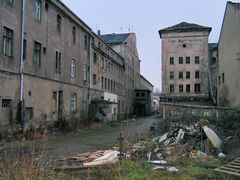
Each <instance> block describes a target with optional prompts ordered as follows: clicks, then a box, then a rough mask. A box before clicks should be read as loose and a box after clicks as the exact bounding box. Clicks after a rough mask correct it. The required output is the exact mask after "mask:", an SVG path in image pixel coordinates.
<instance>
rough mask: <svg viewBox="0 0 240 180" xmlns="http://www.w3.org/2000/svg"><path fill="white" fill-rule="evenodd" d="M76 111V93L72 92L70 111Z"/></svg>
mask: <svg viewBox="0 0 240 180" xmlns="http://www.w3.org/2000/svg"><path fill="white" fill-rule="evenodd" d="M76 111H77V94H75V93H73V94H72V95H71V112H76Z"/></svg>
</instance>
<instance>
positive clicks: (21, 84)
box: [19, 0, 25, 127]
mask: <svg viewBox="0 0 240 180" xmlns="http://www.w3.org/2000/svg"><path fill="white" fill-rule="evenodd" d="M24 15H25V0H22V1H21V39H20V69H19V74H20V102H19V103H20V111H21V115H20V116H21V126H22V127H23V126H24V116H23V115H24V114H23V106H24V103H23V100H24V98H23V91H24V90H23V86H24V84H23V83H24V76H23V69H24V62H23V42H24Z"/></svg>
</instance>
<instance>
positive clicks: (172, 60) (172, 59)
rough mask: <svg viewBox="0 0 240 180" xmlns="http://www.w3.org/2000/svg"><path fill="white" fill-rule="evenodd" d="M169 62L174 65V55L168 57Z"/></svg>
mask: <svg viewBox="0 0 240 180" xmlns="http://www.w3.org/2000/svg"><path fill="white" fill-rule="evenodd" d="M169 64H170V65H174V57H170V58H169Z"/></svg>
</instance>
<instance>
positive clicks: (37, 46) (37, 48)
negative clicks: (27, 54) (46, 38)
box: [33, 41, 42, 67]
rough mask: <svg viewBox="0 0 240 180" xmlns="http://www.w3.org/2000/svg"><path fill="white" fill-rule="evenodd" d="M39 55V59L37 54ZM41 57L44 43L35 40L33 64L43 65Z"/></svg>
mask: <svg viewBox="0 0 240 180" xmlns="http://www.w3.org/2000/svg"><path fill="white" fill-rule="evenodd" d="M36 53H37V54H36ZM36 55H38V59H36V58H37V56H36ZM41 57H42V44H41V43H39V42H38V41H34V48H33V65H34V66H38V67H41Z"/></svg>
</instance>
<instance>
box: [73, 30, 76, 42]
mask: <svg viewBox="0 0 240 180" xmlns="http://www.w3.org/2000/svg"><path fill="white" fill-rule="evenodd" d="M72 38H73V39H72V41H73V44H75V43H76V28H75V26H73V27H72Z"/></svg>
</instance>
